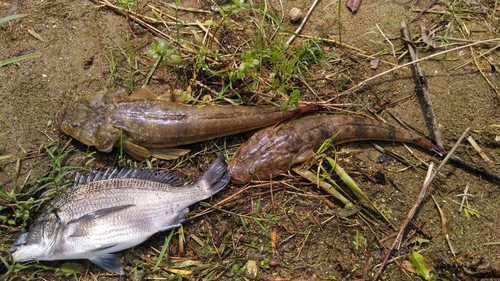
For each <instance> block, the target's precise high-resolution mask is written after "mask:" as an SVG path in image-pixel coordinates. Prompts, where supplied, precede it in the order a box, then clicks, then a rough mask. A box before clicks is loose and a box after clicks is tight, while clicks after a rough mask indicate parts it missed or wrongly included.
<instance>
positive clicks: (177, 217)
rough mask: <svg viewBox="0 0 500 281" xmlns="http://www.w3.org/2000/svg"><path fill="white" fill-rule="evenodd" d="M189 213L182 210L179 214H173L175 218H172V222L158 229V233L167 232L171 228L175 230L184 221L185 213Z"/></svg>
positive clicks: (187, 210)
mask: <svg viewBox="0 0 500 281" xmlns="http://www.w3.org/2000/svg"><path fill="white" fill-rule="evenodd" d="M187 212H189V208H185V209H183V210H182V211H181V212H180V213H177V214H175V217H174V218H173V220H172V221H170V222H169V223H168V225H166V226H164V227H162V228H160V229H159V230H158V232H160V231H167V230H169V229H172V228H176V227H178V226H180V225H181V223H182V222H183V221H184V220H185V219H186V213H187Z"/></svg>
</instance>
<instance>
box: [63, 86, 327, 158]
mask: <svg viewBox="0 0 500 281" xmlns="http://www.w3.org/2000/svg"><path fill="white" fill-rule="evenodd" d="M317 109H319V106H305V107H300V108H297V109H293V110H288V111H283V110H281V109H280V108H277V107H274V106H215V105H214V106H208V105H207V106H203V107H197V106H192V105H186V104H180V103H176V102H173V101H171V100H170V99H169V97H168V98H164V97H163V96H157V95H155V94H153V93H152V92H151V91H150V90H148V89H140V90H138V91H136V92H134V93H132V94H131V95H130V96H129V95H128V92H127V91H126V90H124V89H114V90H108V91H99V92H95V93H92V94H89V95H87V96H85V97H83V98H81V99H80V100H77V101H75V102H72V103H70V104H68V105H67V106H65V107H64V108H62V109H61V110H59V111H58V112H57V113H56V114H55V124H56V125H57V126H58V128H59V129H60V130H61V131H63V132H64V133H66V134H68V135H70V136H72V137H74V138H75V139H77V140H78V141H80V142H82V143H84V144H86V145H89V146H95V147H96V148H97V149H98V150H100V151H104V152H110V151H111V150H112V149H113V146H115V147H118V146H119V145H120V142H121V144H122V145H123V149H124V150H125V152H127V153H128V154H130V155H131V156H132V157H134V158H135V159H137V160H143V159H145V158H148V157H150V156H154V157H157V158H162V159H175V158H177V157H179V156H181V155H183V154H185V153H187V152H188V151H189V150H187V149H173V148H172V147H175V146H179V145H185V144H191V143H196V142H200V141H205V140H209V139H213V138H217V137H222V136H228V135H231V134H236V133H241V132H244V131H249V130H253V129H258V128H263V127H266V126H269V125H272V124H276V123H278V122H281V121H283V120H286V119H289V118H291V117H293V116H296V115H298V114H301V113H304V112H308V111H311V110H317ZM120 137H121V138H120Z"/></svg>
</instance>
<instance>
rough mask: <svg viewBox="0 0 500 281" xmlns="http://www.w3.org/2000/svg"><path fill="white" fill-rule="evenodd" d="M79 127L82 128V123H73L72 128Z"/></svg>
mask: <svg viewBox="0 0 500 281" xmlns="http://www.w3.org/2000/svg"><path fill="white" fill-rule="evenodd" d="M78 126H80V122H78V121H75V122H73V123H71V127H73V128H75V127H78Z"/></svg>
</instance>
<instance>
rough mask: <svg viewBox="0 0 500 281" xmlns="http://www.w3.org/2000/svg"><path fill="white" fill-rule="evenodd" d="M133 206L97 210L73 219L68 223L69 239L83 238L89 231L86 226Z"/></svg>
mask: <svg viewBox="0 0 500 281" xmlns="http://www.w3.org/2000/svg"><path fill="white" fill-rule="evenodd" d="M132 206H135V205H134V204H127V205H120V206H114V207H110V208H104V209H100V210H97V211H95V212H90V213H88V214H86V215H83V216H81V217H79V218H77V219H74V220H72V221H70V222H69V223H68V227H69V228H70V229H71V230H72V232H71V234H70V235H69V236H70V237H78V236H85V235H87V234H88V233H87V230H88V229H89V228H88V227H87V224H88V223H90V222H92V221H94V220H96V219H98V218H101V217H103V216H106V215H109V214H112V213H115V212H119V211H122V210H125V209H127V208H129V207H132Z"/></svg>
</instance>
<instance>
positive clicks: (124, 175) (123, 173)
mask: <svg viewBox="0 0 500 281" xmlns="http://www.w3.org/2000/svg"><path fill="white" fill-rule="evenodd" d="M109 179H141V180H148V181H155V182H161V183H166V184H169V185H171V186H181V185H183V184H184V183H183V181H182V180H181V179H179V178H178V177H177V176H176V175H174V174H172V173H170V172H160V173H157V171H154V170H147V169H140V168H127V167H123V168H115V169H106V170H92V171H91V172H89V173H88V174H85V175H81V174H79V173H77V174H76V175H75V183H74V185H73V186H77V185H81V184H86V183H89V182H95V181H101V180H109Z"/></svg>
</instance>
